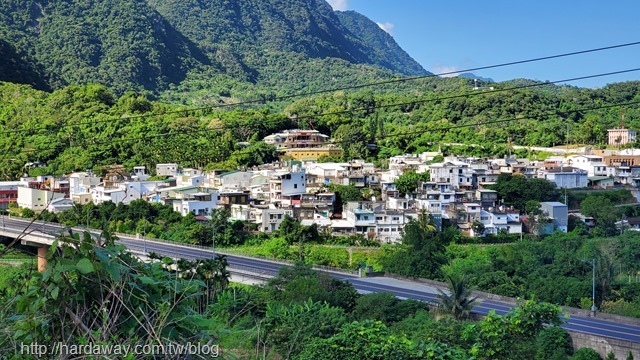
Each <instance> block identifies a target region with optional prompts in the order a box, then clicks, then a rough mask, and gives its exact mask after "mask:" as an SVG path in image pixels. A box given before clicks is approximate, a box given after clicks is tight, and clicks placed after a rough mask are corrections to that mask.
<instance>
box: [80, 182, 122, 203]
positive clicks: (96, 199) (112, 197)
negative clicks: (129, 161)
mask: <svg viewBox="0 0 640 360" xmlns="http://www.w3.org/2000/svg"><path fill="white" fill-rule="evenodd" d="M89 193H90V194H91V200H92V201H93V203H94V204H95V205H100V204H102V203H105V202H109V201H111V202H112V203H114V204H116V205H117V204H119V203H121V202H124V200H125V199H126V198H127V193H126V192H125V191H124V189H121V188H120V187H105V186H102V185H101V186H96V187H93V188H91V189H90V190H89Z"/></svg>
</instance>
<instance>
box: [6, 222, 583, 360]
mask: <svg viewBox="0 0 640 360" xmlns="http://www.w3.org/2000/svg"><path fill="white" fill-rule="evenodd" d="M105 236H106V237H105V238H103V239H101V241H99V242H97V243H96V241H95V239H92V238H91V237H90V236H89V235H88V234H84V235H80V236H79V235H78V234H71V235H70V236H66V237H64V238H60V239H59V241H60V242H59V244H61V245H62V244H74V245H76V246H75V247H74V248H72V247H70V246H66V245H65V246H62V247H60V248H58V249H57V250H55V254H54V251H52V252H51V253H50V254H49V255H47V256H48V257H49V261H50V262H49V266H48V267H47V269H46V270H45V271H44V272H42V273H38V272H27V271H25V270H27V269H23V271H21V272H18V273H17V276H12V278H11V279H10V280H9V282H8V283H7V281H6V280H7V279H6V278H4V277H3V275H5V273H3V272H0V284H3V285H4V286H3V287H2V288H1V289H0V300H1V301H0V304H2V307H0V314H1V315H2V316H0V329H1V330H0V351H1V352H2V354H3V355H5V356H6V357H7V358H10V359H14V358H15V359H22V358H25V354H22V353H21V352H20V351H22V350H21V349H22V347H21V346H20V345H21V344H24V343H38V344H40V345H45V344H46V345H51V344H53V343H55V342H61V343H62V344H66V345H68V346H71V345H83V344H92V345H94V346H96V345H98V346H99V345H116V344H117V345H119V346H121V347H127V346H129V347H130V349H133V347H134V346H136V345H156V346H157V345H165V346H166V345H167V344H169V343H172V344H176V345H181V344H182V345H184V344H186V343H187V342H188V341H191V342H192V343H194V344H196V343H199V344H201V345H209V346H218V347H219V348H218V351H221V352H223V353H224V354H225V358H227V357H229V356H236V357H239V358H245V359H264V358H273V357H278V356H280V357H284V358H289V359H452V360H454V359H455V360H462V359H472V358H475V359H479V360H480V359H516V358H529V359H534V358H535V359H548V358H549V356H551V355H553V356H554V357H553V358H554V359H569V358H570V356H571V355H572V354H573V349H572V346H571V340H570V339H569V337H568V334H567V333H566V332H565V331H564V330H562V329H561V328H560V327H558V326H557V325H560V324H561V321H562V320H561V318H560V317H559V315H560V308H558V307H556V306H554V305H550V304H546V303H538V302H536V301H532V300H528V301H523V302H521V303H520V304H519V306H518V307H517V308H515V309H514V310H513V311H512V312H511V313H509V314H508V315H506V316H497V315H495V314H490V315H489V316H487V317H486V318H484V319H482V320H480V321H478V322H473V321H469V320H462V319H460V320H457V318H458V317H457V316H454V315H450V314H448V312H441V313H436V314H431V313H430V312H429V309H428V308H427V307H426V305H425V304H424V303H420V302H417V301H412V300H404V301H403V300H398V299H397V298H395V297H393V296H392V295H391V294H386V293H378V294H369V295H359V294H358V293H357V292H356V291H355V289H354V288H353V287H352V285H350V284H348V283H346V282H342V281H339V280H337V279H333V278H331V277H329V276H328V275H326V274H320V273H317V272H314V271H312V270H310V268H308V267H307V266H305V265H297V266H296V267H294V268H284V269H282V270H281V271H280V274H279V275H278V276H277V277H275V278H273V279H272V280H270V281H269V282H268V283H267V284H266V285H264V286H261V287H255V288H249V287H229V283H228V280H229V274H228V272H227V271H226V259H225V258H224V257H218V258H216V259H214V260H205V261H200V262H190V261H185V260H179V261H177V262H175V261H173V260H171V259H168V258H156V259H155V260H154V261H152V262H151V263H142V262H140V261H139V260H137V259H136V258H135V257H132V256H131V255H129V254H128V253H127V252H125V251H123V248H122V247H121V246H116V245H114V244H113V241H112V240H113V239H112V238H111V237H110V235H109V234H108V233H105ZM458 300H464V299H458ZM94 310H100V311H94ZM545 324H549V325H553V326H551V327H546V326H545ZM16 349H18V350H16ZM583 352H584V351H583ZM196 355H197V354H196ZM576 356H579V353H576ZM129 358H151V356H148V357H140V356H139V355H138V356H135V357H134V356H130V357H127V359H129ZM171 358H173V359H177V358H180V359H182V358H200V357H198V356H196V357H193V356H190V357H187V356H176V355H175V354H174V355H172V356H171ZM202 358H209V357H207V356H206V355H205V356H203V357H202ZM571 359H582V358H581V357H571Z"/></svg>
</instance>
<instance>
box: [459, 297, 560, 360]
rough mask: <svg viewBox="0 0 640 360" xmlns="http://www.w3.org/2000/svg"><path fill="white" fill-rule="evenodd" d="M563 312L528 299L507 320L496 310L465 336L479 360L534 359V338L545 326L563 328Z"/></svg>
mask: <svg viewBox="0 0 640 360" xmlns="http://www.w3.org/2000/svg"><path fill="white" fill-rule="evenodd" d="M560 311H561V310H560V308H559V307H557V306H555V305H552V304H549V303H539V302H536V301H534V300H527V301H524V302H520V303H519V304H518V306H516V307H515V308H514V309H512V310H511V311H510V312H509V313H508V314H507V315H506V316H503V317H501V316H498V315H496V314H495V313H494V312H493V311H492V312H491V313H489V315H487V316H486V317H484V318H483V319H482V320H481V321H480V322H479V324H477V325H475V324H474V325H470V326H469V327H468V328H467V329H466V330H465V332H464V334H463V337H464V339H466V340H467V341H470V342H472V343H473V344H474V345H473V347H472V349H471V353H472V354H473V355H475V356H477V357H478V359H487V360H488V359H516V358H533V357H534V356H535V354H536V351H537V350H536V346H535V343H534V342H533V341H532V339H535V338H536V336H538V334H540V332H541V331H542V330H543V329H544V326H545V325H554V326H558V325H560V323H561V320H560V317H559V316H560Z"/></svg>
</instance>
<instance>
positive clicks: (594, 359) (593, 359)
mask: <svg viewBox="0 0 640 360" xmlns="http://www.w3.org/2000/svg"><path fill="white" fill-rule="evenodd" d="M570 359H571V360H602V357H601V356H600V355H599V354H598V353H597V352H596V351H595V350H593V349H589V348H581V349H578V351H576V353H575V354H573V356H572V357H571V358H570Z"/></svg>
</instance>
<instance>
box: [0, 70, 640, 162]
mask: <svg viewBox="0 0 640 360" xmlns="http://www.w3.org/2000/svg"><path fill="white" fill-rule="evenodd" d="M639 70H640V68H634V69H627V70H620V71H613V72H608V73H602V74H595V75H587V76H581V77H575V78H569V79H562V80H556V81H550V82H543V83H535V84H529V85H523V86H515V87H510V88H504V89H496V90H490V91H482V92H477V91H474V92H471V93H465V94H459V95H451V96H444V97H439V98H433V99H424V100H416V101H410V102H402V103H392V104H381V105H374V106H371V107H361V108H356V109H349V110H340V111H334V112H327V113H321V114H309V115H302V116H298V117H297V118H298V119H300V118H303V119H304V118H318V117H324V116H330V115H343V114H351V113H355V112H358V111H372V110H376V109H385V108H391V107H399V106H408V105H416V104H424V103H427V102H436V101H442V100H450V99H456V98H466V97H472V96H479V95H485V94H493V93H499V92H506V91H512V90H520V89H527V88H533V87H540V86H545V85H549V84H554V83H564V82H571V81H577V80H584V79H591V78H596V77H603V76H610V75H615V74H622V73H628V72H633V71H639ZM288 120H290V119H288ZM271 121H282V119H272V120H271ZM271 121H269V122H271ZM285 121H286V120H285ZM269 122H267V123H269ZM255 125H256V124H252V123H246V124H230V125H223V126H221V127H212V128H207V129H195V130H188V131H177V132H166V133H160V134H153V135H142V136H135V137H128V138H120V139H109V140H102V141H92V142H91V143H87V144H86V146H90V145H100V144H114V143H122V142H129V141H140V140H151V139H154V138H166V137H168V136H176V135H188V134H197V133H209V132H213V131H221V130H228V129H233V128H236V127H238V126H255ZM257 125H261V126H264V125H265V122H264V121H263V122H262V123H260V124H257ZM76 146H77V145H76ZM57 147H58V146H54V147H50V148H40V149H32V150H31V151H29V152H36V151H43V150H56V149H57ZM26 152H27V151H26V149H25V150H23V151H21V152H19V153H18V154H20V153H26ZM5 154H6V153H5Z"/></svg>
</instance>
